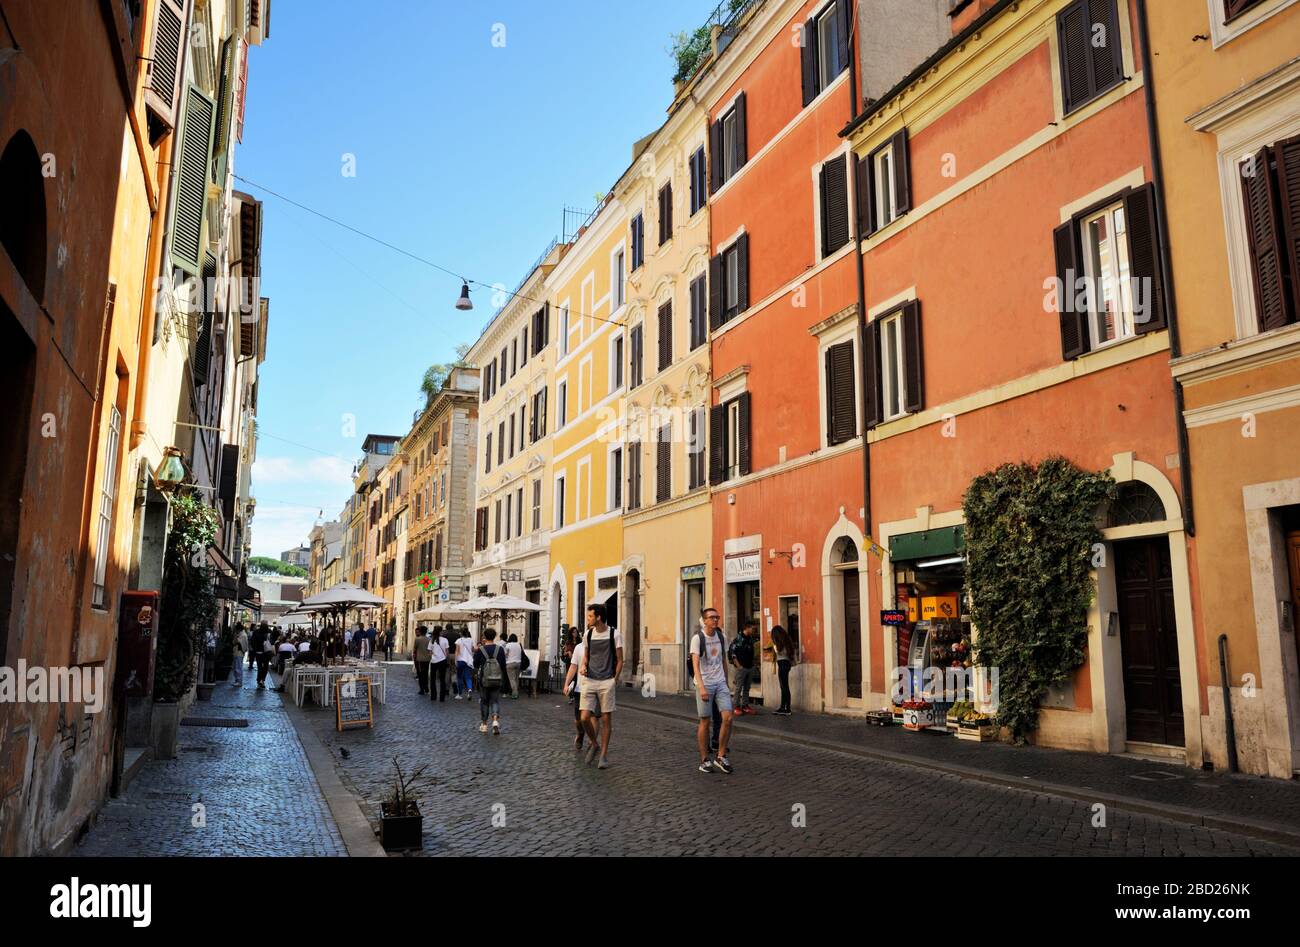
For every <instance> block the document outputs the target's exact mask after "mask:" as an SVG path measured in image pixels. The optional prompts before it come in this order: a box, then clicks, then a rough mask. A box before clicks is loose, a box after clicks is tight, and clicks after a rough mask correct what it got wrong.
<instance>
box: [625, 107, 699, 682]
mask: <svg viewBox="0 0 1300 947" xmlns="http://www.w3.org/2000/svg"><path fill="white" fill-rule="evenodd" d="M707 134H708V115H707V112H706V111H705V110H704V109H703V108H702V107H701V106H699V105H698V104H697V103H696V102H695V100H694V99H693V98H692V97H691V96H689V95H682V96H679V97H678V99H677V101H676V102H675V103H674V106H673V108H672V109H671V111H670V114H669V117H668V119H667V120H666V121H665V122H664V124H663V126H661V127H660V128H659V129H658V130H657V131H656V132H655V133H654V134H652V135H651V136H649V137H648V138H646V139H643V140H642V141H640V142H638V143H637V146H636V149H635V153H634V157H633V163H632V166H631V167H630V168H629V169H628V171H627V173H626V174H624V176H623V178H622V179H621V180H620V181H619V182H618V185H616V187H615V190H614V197H615V199H616V200H618V201H619V202H620V204H622V205H623V206H624V207H625V208H626V210H625V214H626V217H627V219H628V221H629V222H628V226H627V228H626V232H627V234H628V240H629V242H630V243H631V245H632V246H631V253H630V254H629V256H628V270H629V273H628V293H627V295H628V304H627V317H626V322H627V327H628V328H627V330H626V331H627V337H628V344H627V346H626V351H627V358H628V367H627V372H626V378H627V396H626V418H627V423H626V428H625V433H624V448H623V458H624V459H623V467H624V480H625V483H624V496H623V507H624V515H623V556H622V578H621V584H620V591H621V594H620V595H619V600H620V615H619V618H618V621H617V623H618V624H620V626H621V627H622V628H623V629H624V632H625V641H626V645H625V647H626V652H625V655H624V658H625V662H626V669H627V672H628V675H629V676H630V677H634V678H635V679H636V680H638V681H643V682H645V683H652V685H653V687H654V688H656V689H659V688H663V689H665V690H669V691H675V690H678V689H679V688H682V687H684V686H685V677H684V673H685V654H686V645H687V643H688V642H689V641H690V636H691V632H692V631H693V630H694V628H695V627H696V624H697V621H698V617H699V612H700V609H701V608H703V607H704V606H705V604H706V603H708V602H709V600H710V599H709V589H708V588H707V583H708V577H709V575H710V572H711V570H710V569H709V555H710V545H711V536H712V532H711V531H712V511H711V507H710V502H709V482H708V472H707V464H706V450H707V446H708V438H707V418H708V404H709V330H708V313H707V308H708V286H707V280H708V268H709V210H708V195H707V190H706V188H707V174H706V170H705V168H706V163H705V154H706V149H705V141H706V138H707Z"/></svg>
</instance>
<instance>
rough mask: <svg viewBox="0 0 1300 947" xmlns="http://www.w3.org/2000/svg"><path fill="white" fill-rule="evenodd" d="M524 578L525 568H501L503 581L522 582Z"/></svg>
mask: <svg viewBox="0 0 1300 947" xmlns="http://www.w3.org/2000/svg"><path fill="white" fill-rule="evenodd" d="M523 580H524V570H523V569H502V570H501V581H502V582H522V581H523Z"/></svg>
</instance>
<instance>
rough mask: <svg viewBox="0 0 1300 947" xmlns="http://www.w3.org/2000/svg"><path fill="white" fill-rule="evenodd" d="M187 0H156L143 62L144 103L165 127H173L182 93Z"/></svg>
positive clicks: (188, 4)
mask: <svg viewBox="0 0 1300 947" xmlns="http://www.w3.org/2000/svg"><path fill="white" fill-rule="evenodd" d="M189 21H190V0H158V2H157V3H156V4H154V24H153V34H152V37H151V42H150V43H149V54H148V55H149V58H148V60H146V62H145V83H144V104H145V106H146V107H147V108H148V109H149V110H150V111H151V112H152V113H153V115H154V117H155V118H157V119H158V120H159V121H160V122H162V123H163V124H164V125H166V126H167V127H168V128H174V127H176V107H177V105H178V104H179V101H180V95H181V53H182V50H183V49H184V44H185V37H186V36H187V35H188V33H189V28H188V27H189Z"/></svg>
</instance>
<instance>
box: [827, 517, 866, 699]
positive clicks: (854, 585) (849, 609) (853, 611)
mask: <svg viewBox="0 0 1300 947" xmlns="http://www.w3.org/2000/svg"><path fill="white" fill-rule="evenodd" d="M831 564H832V565H833V567H834V568H835V570H836V571H837V572H838V573H839V578H838V580H837V581H838V584H839V585H840V588H841V592H842V598H841V614H840V616H839V617H840V629H841V641H840V643H841V644H842V645H843V648H844V689H845V696H847V697H849V698H851V699H859V700H860V699H861V698H862V597H861V594H860V588H861V587H860V586H859V584H858V546H857V544H856V543H855V542H854V541H853V540H852V539H850V538H849V537H847V536H841V537H840V538H839V539H837V540H836V541H835V548H834V550H833V551H832V553H831Z"/></svg>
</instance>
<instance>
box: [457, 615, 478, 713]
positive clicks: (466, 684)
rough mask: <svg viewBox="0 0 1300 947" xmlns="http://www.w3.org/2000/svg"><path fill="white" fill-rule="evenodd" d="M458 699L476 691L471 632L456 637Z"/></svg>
mask: <svg viewBox="0 0 1300 947" xmlns="http://www.w3.org/2000/svg"><path fill="white" fill-rule="evenodd" d="M456 688H457V690H458V693H457V694H456V699H457V700H460V699H461V698H464V697H469V695H470V694H472V693H474V639H473V638H471V637H470V635H469V632H465V634H463V635H461V636H460V637H459V638H457V639H456Z"/></svg>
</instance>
